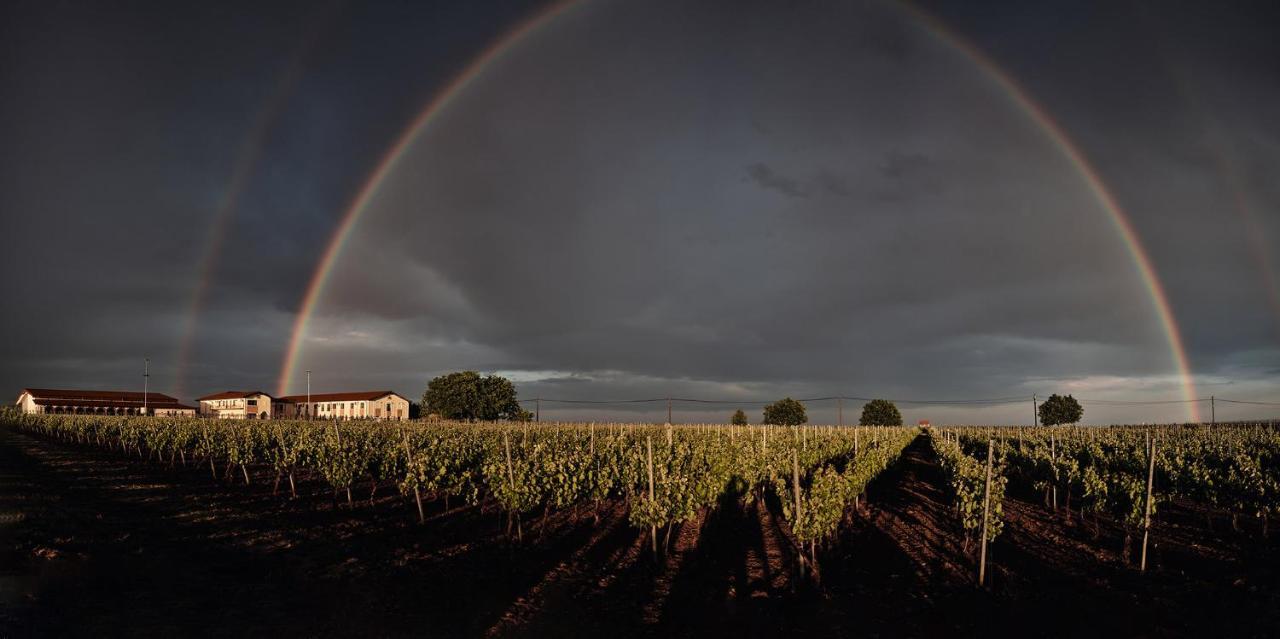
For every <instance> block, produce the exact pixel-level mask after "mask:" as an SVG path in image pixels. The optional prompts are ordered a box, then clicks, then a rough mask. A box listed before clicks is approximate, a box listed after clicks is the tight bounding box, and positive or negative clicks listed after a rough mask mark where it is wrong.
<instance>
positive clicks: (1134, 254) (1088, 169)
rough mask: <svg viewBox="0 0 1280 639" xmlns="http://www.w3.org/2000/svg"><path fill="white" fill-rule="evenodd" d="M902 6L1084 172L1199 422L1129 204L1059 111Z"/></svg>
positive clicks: (933, 20)
mask: <svg viewBox="0 0 1280 639" xmlns="http://www.w3.org/2000/svg"><path fill="white" fill-rule="evenodd" d="M898 6H902V7H904V8H905V9H906V10H907V11H908V12H909V13H910V14H911V15H913V16H915V18H916V19H917V20H918V21H919V22H920V23H921V24H923V25H924V26H925V27H927V28H928V29H929V31H930V32H932V33H933V34H934V35H935V36H937V37H938V39H939V40H940V41H942V42H943V43H945V44H946V45H947V46H949V47H951V48H952V49H954V50H955V51H958V52H960V53H961V54H963V55H964V56H965V57H967V58H969V59H970V60H972V61H973V62H974V64H976V65H977V66H978V67H979V68H981V69H983V70H984V71H986V72H987V73H988V74H989V75H990V77H991V78H992V79H994V80H995V81H996V83H997V84H998V85H999V86H1000V88H1001V89H1002V90H1003V91H1004V92H1005V93H1006V94H1007V95H1008V96H1009V98H1010V99H1011V100H1013V102H1014V104H1016V105H1017V106H1018V108H1019V109H1021V110H1022V111H1023V112H1024V113H1025V114H1026V115H1027V116H1028V117H1029V118H1031V120H1032V121H1033V122H1035V124H1036V125H1037V126H1039V127H1040V128H1041V129H1042V130H1043V131H1044V132H1045V133H1046V134H1047V135H1048V136H1049V139H1050V140H1052V141H1053V143H1054V144H1055V145H1056V146H1057V147H1058V149H1059V150H1060V151H1061V152H1062V153H1063V155H1064V156H1066V158H1067V159H1068V160H1069V161H1070V162H1071V164H1072V165H1073V166H1074V167H1075V169H1076V171H1078V172H1079V173H1080V176H1081V177H1082V178H1084V182H1085V184H1086V185H1087V186H1088V187H1089V191H1090V192H1091V193H1092V194H1093V196H1094V198H1095V199H1097V201H1098V203H1099V204H1100V205H1102V208H1103V210H1104V211H1106V212H1107V217H1108V218H1109V219H1110V220H1111V224H1112V226H1113V227H1114V228H1115V230H1116V232H1117V233H1118V234H1119V235H1120V239H1121V241H1122V242H1123V243H1124V245H1125V248H1126V249H1127V251H1128V253H1129V257H1130V258H1131V259H1132V260H1133V265H1134V267H1135V268H1136V269H1137V271H1138V275H1139V277H1141V279H1142V283H1143V285H1144V286H1145V287H1146V289H1147V294H1148V297H1149V298H1150V299H1151V305H1152V307H1153V310H1154V311H1155V313H1156V317H1157V318H1158V319H1159V321H1160V327H1161V329H1162V330H1163V332H1164V335H1165V340H1166V341H1167V342H1168V344H1169V354H1170V357H1171V358H1172V360H1173V365H1174V367H1175V368H1176V369H1177V375H1178V379H1179V385H1180V387H1181V390H1182V397H1183V401H1184V402H1185V403H1186V406H1187V418H1188V420H1189V421H1191V422H1199V421H1200V410H1199V399H1198V398H1197V397H1196V388H1195V380H1194V379H1193V378H1192V376H1191V367H1190V365H1189V364H1188V362H1187V349H1186V347H1185V346H1184V345H1183V342H1182V332H1181V331H1180V330H1179V328H1178V324H1177V322H1176V321H1175V319H1174V315H1173V309H1172V308H1171V307H1170V305H1169V296H1168V295H1167V294H1166V293H1165V290H1164V284H1162V283H1161V282H1160V278H1159V277H1158V276H1157V275H1156V270H1155V266H1154V265H1153V264H1152V262H1151V256H1150V255H1148V254H1147V249H1146V247H1144V246H1143V245H1142V242H1141V241H1140V240H1139V239H1138V234H1137V232H1136V231H1135V230H1134V227H1133V221H1132V220H1131V219H1130V218H1129V215H1128V214H1127V213H1125V211H1124V209H1123V208H1121V207H1120V203H1119V202H1118V201H1117V200H1116V197H1115V195H1113V194H1112V193H1111V190H1110V189H1109V188H1108V187H1107V185H1106V183H1105V182H1103V180H1102V177H1101V176H1100V175H1099V174H1098V171H1097V169H1095V168H1094V166H1093V165H1092V164H1091V163H1090V162H1089V159H1088V158H1087V157H1085V155H1084V153H1083V152H1081V151H1080V148H1079V147H1077V146H1076V144H1075V143H1074V142H1072V141H1071V138H1070V137H1068V136H1067V133H1066V131H1065V130H1063V128H1062V127H1061V126H1060V125H1059V124H1058V122H1057V121H1056V120H1054V119H1053V116H1051V115H1050V114H1049V112H1048V111H1047V110H1045V108H1044V107H1042V106H1040V104H1039V103H1037V102H1036V101H1035V100H1034V99H1032V97H1031V95H1030V94H1029V93H1028V92H1027V91H1026V90H1025V89H1024V88H1023V87H1022V86H1021V85H1019V84H1018V83H1017V82H1016V81H1015V80H1014V79H1013V77H1012V76H1011V75H1009V73H1008V72H1006V71H1005V70H1004V69H1003V68H1002V67H1000V65H998V64H996V63H995V61H994V60H992V59H991V58H990V57H988V56H987V54H986V53H984V52H983V51H982V50H981V49H979V48H978V47H977V46H976V45H974V44H973V43H972V42H969V41H968V40H967V39H966V38H964V37H963V36H961V35H959V34H958V33H956V32H954V31H952V30H951V29H950V28H949V27H948V26H947V25H946V24H944V23H943V22H942V21H941V20H939V19H938V18H937V17H935V16H933V15H932V14H930V13H927V12H926V11H924V10H923V9H920V8H919V7H916V6H914V5H909V4H903V5H898Z"/></svg>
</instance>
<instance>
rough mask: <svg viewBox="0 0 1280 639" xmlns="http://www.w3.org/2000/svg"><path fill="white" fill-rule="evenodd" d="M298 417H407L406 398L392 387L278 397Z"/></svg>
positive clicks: (393, 418)
mask: <svg viewBox="0 0 1280 639" xmlns="http://www.w3.org/2000/svg"><path fill="white" fill-rule="evenodd" d="M280 399H281V400H283V401H284V402H285V405H286V407H287V408H286V410H292V412H293V414H292V415H291V416H293V417H297V418H298V419H391V420H402V419H409V400H407V399H405V398H404V397H402V396H400V395H399V394H398V393H396V392H395V391H389V390H384V391H362V392H354V393H312V394H311V396H310V401H309V402H308V397H307V396H306V395H289V396H287V397H281V398H280Z"/></svg>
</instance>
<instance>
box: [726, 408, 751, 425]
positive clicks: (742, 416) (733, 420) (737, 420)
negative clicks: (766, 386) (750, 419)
mask: <svg viewBox="0 0 1280 639" xmlns="http://www.w3.org/2000/svg"><path fill="white" fill-rule="evenodd" d="M729 423H730V424H733V425H734V426H746V425H747V414H746V413H744V412H742V409H741V408H739V409H738V410H736V411H734V412H733V417H730V418H729Z"/></svg>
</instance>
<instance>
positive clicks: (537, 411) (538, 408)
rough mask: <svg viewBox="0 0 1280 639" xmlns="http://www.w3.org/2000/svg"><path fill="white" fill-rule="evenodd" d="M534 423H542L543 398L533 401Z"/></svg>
mask: <svg viewBox="0 0 1280 639" xmlns="http://www.w3.org/2000/svg"><path fill="white" fill-rule="evenodd" d="M533 421H535V422H540V421H542V398H541V397H539V398H538V399H535V400H533Z"/></svg>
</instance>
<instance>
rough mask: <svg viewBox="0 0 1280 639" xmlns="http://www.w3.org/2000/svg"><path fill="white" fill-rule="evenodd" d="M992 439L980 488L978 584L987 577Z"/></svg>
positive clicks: (989, 443)
mask: <svg viewBox="0 0 1280 639" xmlns="http://www.w3.org/2000/svg"><path fill="white" fill-rule="evenodd" d="M992 449H993V446H992V441H991V440H990V439H988V440H987V483H986V485H985V486H984V487H983V489H982V549H981V550H980V551H979V552H978V585H979V586H981V585H982V584H983V582H985V581H986V578H987V518H988V517H989V516H990V514H991V457H992Z"/></svg>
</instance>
